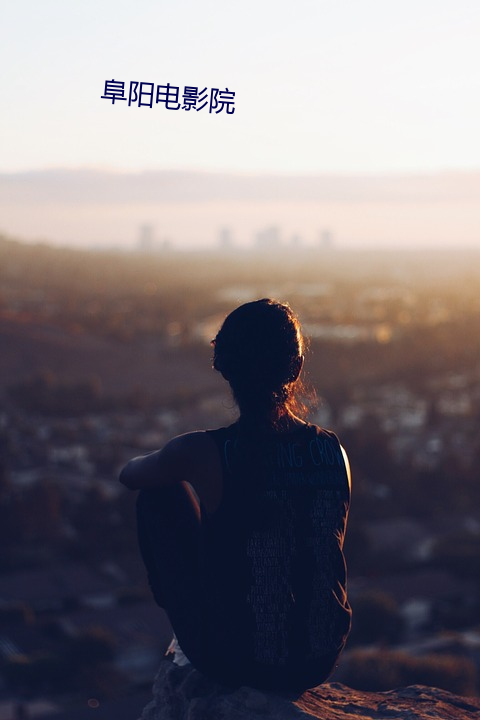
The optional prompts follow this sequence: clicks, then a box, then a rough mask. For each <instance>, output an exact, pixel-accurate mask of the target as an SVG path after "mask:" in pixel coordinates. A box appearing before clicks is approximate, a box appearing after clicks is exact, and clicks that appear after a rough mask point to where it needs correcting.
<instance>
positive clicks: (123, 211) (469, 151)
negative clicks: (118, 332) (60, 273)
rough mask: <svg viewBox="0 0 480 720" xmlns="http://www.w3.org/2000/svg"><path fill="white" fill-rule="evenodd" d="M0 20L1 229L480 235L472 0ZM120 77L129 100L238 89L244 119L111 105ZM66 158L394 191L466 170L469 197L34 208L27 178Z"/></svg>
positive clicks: (388, 239)
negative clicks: (368, 181)
mask: <svg viewBox="0 0 480 720" xmlns="http://www.w3.org/2000/svg"><path fill="white" fill-rule="evenodd" d="M0 26H1V30H0V39H1V42H0V59H1V62H2V67H3V69H4V73H3V75H4V77H3V87H2V98H3V107H2V112H1V113H0V181H1V182H0V192H1V193H2V195H1V196H0V211H1V220H0V231H2V232H5V233H7V234H11V235H14V236H19V237H24V238H26V239H27V238H29V239H38V238H47V239H49V240H51V241H53V242H55V243H61V244H68V243H75V244H78V245H84V246H93V245H98V244H102V243H104V244H107V245H113V244H119V245H121V246H124V247H128V246H134V245H135V244H136V242H137V241H138V235H139V232H141V231H140V227H141V226H142V225H149V226H152V227H153V228H154V233H155V237H158V238H159V239H160V240H162V239H165V238H167V239H169V240H170V241H171V242H173V243H174V244H177V243H178V245H179V246H182V245H196V244H207V245H208V244H215V243H216V242H217V240H218V234H219V233H220V232H221V228H222V227H224V226H228V227H229V228H230V231H231V235H232V237H234V238H235V239H236V240H237V241H238V243H239V244H241V245H248V244H249V243H251V242H254V238H255V237H256V235H257V234H258V232H261V231H262V229H264V228H266V227H270V226H279V228H280V231H281V232H282V234H283V236H284V237H285V241H288V238H291V237H294V236H295V235H299V236H301V237H302V238H303V239H304V241H305V242H306V243H315V242H317V239H318V237H319V234H320V236H321V234H322V232H331V233H332V234H333V236H335V237H336V238H337V241H338V244H339V246H342V245H344V246H347V245H356V246H361V245H365V244H367V245H372V246H375V245H382V246H389V245H393V244H396V245H399V244H400V245H402V246H415V245H416V244H420V245H422V246H425V247H428V246H432V245H434V244H435V243H437V244H440V245H456V244H459V245H462V246H463V245H467V246H472V245H475V244H477V245H478V242H479V240H478V238H479V237H480V232H479V229H480V221H479V215H478V202H476V201H475V202H474V201H473V200H472V192H473V188H478V175H475V172H476V171H478V170H480V144H479V143H478V127H479V126H480V99H479V93H478V68H479V67H480V45H479V43H478V37H479V30H480V5H479V4H478V3H477V2H475V1H474V0H458V1H457V2H453V1H452V0H437V1H436V2H433V0H422V1H421V2H414V0H404V2H402V3H392V2H388V3H387V2H381V1H380V0H361V2H354V1H353V0H343V1H342V2H333V0H327V1H325V0H323V1H318V2H307V1H306V0H300V1H299V2H297V3H295V4H293V3H286V2H280V3H278V2H276V3H273V2H272V1H271V0H269V1H268V2H264V3H260V4H259V3H256V2H255V3H254V2H253V1H252V0H246V2H243V3H240V4H239V3H233V2H224V3H215V2H212V0H208V1H207V2H202V3H194V2H191V0H187V1H186V2H173V1H172V0H165V1H164V2H162V3H157V2H153V0H141V2H138V3H137V4H135V6H133V5H132V4H131V3H127V2H123V1H122V0H120V1H118V0H116V2H113V1H112V0H105V1H104V2H102V3H101V4H99V3H96V2H95V3H94V2H93V0H87V1H86V2H83V3H81V4H72V3H61V2H59V0H46V1H45V2H43V3H40V4H38V3H34V2H33V1H32V0H23V1H20V2H17V3H9V4H7V5H6V6H5V7H4V8H3V10H2V14H1V21H0ZM112 79H115V80H117V81H119V82H124V83H125V88H126V95H127V97H128V88H129V84H130V82H131V81H137V82H145V83H153V84H154V85H165V84H167V83H170V84H171V85H173V86H178V87H179V88H180V95H181V94H182V93H183V90H184V87H185V86H193V87H198V89H199V90H202V89H203V88H204V87H206V88H207V89H208V91H210V89H211V88H218V89H219V90H225V89H226V88H228V90H229V91H231V92H234V93H235V106H234V107H235V112H234V113H232V114H227V113H226V111H225V109H224V111H222V112H220V113H216V112H214V111H213V112H211V113H210V112H209V107H208V105H207V107H205V108H204V109H202V110H200V111H199V112H196V111H195V110H191V111H189V112H187V111H185V110H183V109H182V108H181V107H180V108H179V109H178V110H169V109H167V108H166V106H165V103H163V104H162V103H158V104H157V103H155V99H154V100H153V107H152V108H150V107H148V106H142V107H139V106H138V103H137V105H134V104H132V105H131V106H129V103H128V101H123V102H122V101H120V100H117V101H116V102H115V103H114V104H113V103H112V102H111V101H110V100H109V99H105V98H103V99H102V97H101V96H102V95H104V92H105V82H106V81H107V80H112ZM58 168H62V169H68V170H71V171H73V170H79V169H86V168H89V169H95V170H98V171H105V170H107V171H110V172H113V173H115V172H119V171H121V172H123V173H139V172H144V171H159V172H164V171H185V172H187V171H188V172H200V173H227V174H228V175H232V176H234V177H238V175H241V176H245V175H247V176H257V175H265V176H269V177H272V176H280V177H297V178H305V177H306V176H311V177H319V176H322V177H328V176H330V175H336V176H338V177H341V178H345V177H350V176H352V175H354V176H355V177H357V178H359V179H361V178H362V177H365V176H367V177H368V176H370V177H371V176H373V177H377V178H380V179H381V178H382V177H387V184H388V183H390V185H391V187H392V188H394V187H395V186H396V184H398V178H399V177H400V178H403V179H404V180H403V182H405V183H407V184H408V178H409V177H410V176H411V175H416V176H419V175H420V176H425V175H426V176H427V179H428V178H432V177H433V182H434V184H435V182H436V180H435V177H434V176H435V175H436V173H445V172H449V173H452V172H464V173H466V174H467V178H466V179H465V178H464V177H463V176H462V179H461V182H460V188H463V187H465V183H466V184H467V185H468V189H467V190H466V193H467V196H468V197H466V198H465V199H464V198H462V196H461V192H460V197H459V196H458V195H459V193H458V192H457V193H456V195H455V193H454V194H450V195H447V196H445V195H442V197H441V198H440V199H439V197H438V196H437V195H436V194H435V192H434V191H432V193H431V194H430V196H429V199H428V201H427V199H426V198H425V196H424V197H423V198H422V199H421V201H420V202H419V203H418V204H417V203H416V201H415V198H411V199H410V200H411V202H410V200H409V201H408V203H410V204H408V203H406V204H405V200H404V198H403V195H402V193H400V195H399V196H398V197H396V196H395V193H394V192H393V191H392V192H393V194H392V195H391V197H390V200H389V202H391V205H389V204H388V203H387V204H385V202H384V201H382V204H381V205H379V203H378V202H377V200H376V199H375V197H373V198H371V199H370V200H369V204H368V205H367V204H365V201H364V200H361V199H360V200H359V199H358V197H357V196H355V197H351V196H349V194H348V192H347V193H346V194H345V195H344V196H342V198H341V199H340V200H338V198H337V199H336V200H335V201H334V202H333V204H332V203H330V204H329V201H328V199H325V197H323V196H314V197H311V195H310V196H309V197H308V198H305V199H303V198H301V197H297V198H296V200H295V202H294V201H293V200H291V201H289V202H288V203H287V205H289V207H286V206H285V205H284V206H283V207H282V208H280V207H278V206H277V207H275V193H274V192H273V195H272V198H271V201H272V206H270V207H267V203H266V201H261V202H260V201H257V200H255V199H253V200H252V203H251V204H250V205H245V204H243V205H242V204H241V203H240V204H238V203H237V205H236V206H235V207H233V206H232V205H228V204H226V203H225V202H223V201H222V202H220V201H218V203H217V199H215V198H214V200H213V202H214V204H212V205H208V203H207V202H206V201H201V203H200V205H199V204H197V205H195V206H193V205H191V206H185V205H184V206H182V207H181V208H180V209H179V207H178V205H177V206H176V205H175V204H172V203H171V202H170V203H165V202H164V201H163V200H162V197H155V198H154V199H153V202H149V201H145V200H143V199H142V198H135V201H133V200H129V201H124V202H123V204H122V206H121V207H120V206H119V205H117V204H116V203H115V202H113V203H110V204H108V205H101V203H100V202H94V203H93V204H88V203H86V201H83V200H78V201H75V202H73V203H72V202H70V201H69V202H66V201H62V202H60V201H57V193H56V189H60V188H61V185H62V183H61V182H60V181H59V184H58V185H57V186H55V185H54V184H52V188H51V190H52V194H51V196H50V198H49V202H48V204H45V202H43V203H41V204H39V201H38V199H36V195H35V192H33V196H34V197H33V200H32V203H33V204H32V206H31V207H30V206H29V205H28V203H29V202H30V201H29V199H28V197H27V198H26V197H25V195H24V194H22V192H23V190H24V185H25V182H27V181H26V180H25V176H24V175H23V173H25V172H30V171H45V170H51V169H58ZM19 173H20V175H19ZM472 173H474V175H473V176H472ZM472 177H473V179H472ZM28 182H30V180H28ZM197 182H198V185H199V186H200V187H201V185H202V177H201V176H199V177H198V179H197ZM27 184H28V183H27ZM12 187H13V188H14V189H15V188H16V189H19V193H18V194H17V195H14V194H13V195H12V192H13V191H12ZM29 187H30V186H29ZM28 192H30V190H28ZM27 195H28V193H27ZM454 195H455V196H454ZM476 197H478V194H477V196H476ZM84 202H85V204H84V205H83V204H82V203H84ZM162 202H163V205H162ZM239 202H240V201H239ZM242 202H244V201H242ZM399 202H400V205H399ZM215 203H217V204H215ZM308 203H310V204H308ZM335 203H336V204H335ZM358 203H363V204H362V205H359V204H358ZM402 203H404V204H403V205H402ZM27 208H28V211H26V209H27ZM475 208H477V209H475ZM417 212H418V216H417V215H416V213H417ZM186 215H187V216H188V217H189V218H190V221H189V222H187V221H186ZM246 217H248V220H246ZM115 218H117V220H115Z"/></svg>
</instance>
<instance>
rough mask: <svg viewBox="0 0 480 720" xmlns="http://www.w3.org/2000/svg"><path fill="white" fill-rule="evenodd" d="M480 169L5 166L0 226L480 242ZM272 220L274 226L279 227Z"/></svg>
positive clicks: (171, 241) (107, 242)
mask: <svg viewBox="0 0 480 720" xmlns="http://www.w3.org/2000/svg"><path fill="white" fill-rule="evenodd" d="M479 190H480V172H478V173H465V172H464V173H458V172H457V173H431V174H428V175H414V176H413V175H399V174H397V175H379V176H356V177H352V176H339V175H335V176H328V175H322V176H317V177H305V176H304V177H291V176H285V175H283V176H280V175H268V176H267V175H265V176H258V175H255V176H253V175H252V176H247V175H239V174H226V173H223V174H218V173H217V174H216V173H206V172H204V173H187V172H181V171H176V172H149V173H122V174H119V173H116V172H110V173H106V172H96V171H87V170H83V171H74V170H63V171H53V170H51V171H48V172H37V173H16V174H0V232H3V233H5V234H7V235H11V236H15V237H18V238H20V239H24V240H27V241H38V240H43V241H47V242H51V243H54V244H58V245H75V246H78V247H119V248H124V249H133V248H139V247H140V246H141V247H143V249H144V250H148V249H149V248H153V247H154V246H155V247H162V248H165V247H170V248H178V249H182V248H188V247H191V248H195V247H218V245H219V243H221V244H222V246H223V247H224V248H225V247H232V246H236V247H239V248H242V247H251V246H253V245H256V246H259V245H260V246H261V245H263V246H264V249H265V250H268V248H269V247H270V249H274V247H275V246H280V245H288V246H290V247H297V248H298V247H300V246H301V245H302V244H303V245H304V246H320V245H321V246H322V247H324V248H327V247H329V246H331V245H332V242H333V243H334V246H335V248H337V249H341V248H347V247H385V248H394V247H400V248H402V247H430V248H435V247H477V248H480V203H479V202H478V198H479ZM275 228H276V229H275Z"/></svg>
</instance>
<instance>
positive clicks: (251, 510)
mask: <svg viewBox="0 0 480 720" xmlns="http://www.w3.org/2000/svg"><path fill="white" fill-rule="evenodd" d="M208 432H209V434H210V436H211V437H212V438H213V439H214V441H215V443H216V444H217V447H218V450H219V452H220V456H221V459H222V472H223V494H222V500H221V503H220V506H219V508H218V510H217V511H216V512H215V513H214V514H213V515H212V516H211V517H210V518H206V520H205V523H204V548H203V549H204V552H203V573H202V575H203V578H204V582H205V585H204V588H205V597H206V601H207V605H208V612H207V622H206V623H205V627H204V632H205V640H204V642H206V643H208V645H209V648H210V652H209V653H208V655H209V656H210V657H211V658H212V663H213V666H215V665H217V666H216V667H213V666H212V667H208V662H207V666H206V667H204V668H199V669H203V670H204V671H205V672H206V673H207V674H209V675H212V676H215V678H216V679H218V680H220V681H224V682H226V683H229V684H237V685H238V684H245V685H252V686H254V687H260V688H263V689H272V690H279V689H284V690H288V689H290V690H303V689H306V688H308V687H314V686H315V685H318V684H320V683H321V682H323V681H324V680H325V679H326V677H327V676H328V675H329V674H330V672H331V670H332V669H333V666H334V664H335V660H336V659H337V657H338V655H339V654H340V652H341V650H342V649H343V646H344V644H345V642H346V638H347V635H348V632H349V630H350V619H351V610H350V606H349V604H348V601H347V596H346V568H345V560H344V556H343V549H342V548H343V540H344V535H345V526H346V521H347V515H348V508H349V503H350V488H349V483H348V479H347V473H346V469H345V462H344V458H343V455H342V451H341V448H340V445H339V442H338V439H337V437H336V436H335V435H334V434H333V433H331V432H328V431H325V430H322V429H320V428H318V427H316V426H315V425H304V426H301V427H299V428H298V429H297V430H295V431H293V432H291V433H271V434H265V435H258V434H257V435H252V434H249V432H248V429H242V427H241V426H240V424H239V423H235V424H234V425H231V426H230V427H227V428H220V429H218V430H213V431H208ZM215 658H217V659H218V658H221V659H222V660H221V666H220V667H218V663H216V662H215Z"/></svg>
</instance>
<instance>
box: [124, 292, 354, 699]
mask: <svg viewBox="0 0 480 720" xmlns="http://www.w3.org/2000/svg"><path fill="white" fill-rule="evenodd" d="M212 345H213V348H214V356H213V367H214V369H215V370H217V371H218V372H219V373H220V374H221V375H222V376H223V377H224V378H225V380H226V381H227V382H228V383H229V385H230V388H231V390H232V393H233V397H234V399H235V401H236V404H237V406H238V409H239V417H238V420H237V421H236V422H234V423H233V424H232V425H230V426H229V427H221V428H218V429H214V430H202V431H197V432H190V433H186V434H184V435H180V436H177V437H175V438H173V439H172V440H171V441H170V442H168V443H167V444H166V445H165V446H164V447H163V448H162V449H161V450H158V451H156V452H153V453H150V454H148V455H146V456H143V457H139V458H134V459H133V460H131V461H130V462H129V463H127V465H126V466H125V467H124V468H123V470H122V472H121V474H120V482H122V483H123V484H124V485H125V486H126V487H127V488H130V489H132V490H140V493H139V495H138V501H137V513H138V539H139V546H140V551H141V555H142V558H143V561H144V564H145V567H146V569H147V575H148V579H149V583H150V587H151V589H152V592H153V595H154V598H155V600H156V602H157V604H158V605H159V606H161V607H162V608H164V609H165V611H166V613H167V615H168V617H169V619H170V622H171V624H172V627H173V630H174V633H175V635H176V638H177V639H178V643H179V645H180V647H181V649H182V650H183V653H184V654H185V656H186V658H187V660H188V661H190V662H191V663H192V664H193V666H194V667H195V668H196V669H197V670H199V671H200V672H201V673H203V674H204V675H205V676H207V677H209V678H211V679H212V680H215V681H217V682H219V683H223V684H225V685H227V686H230V687H238V686H241V685H248V686H251V687H255V688H258V689H262V690H270V691H276V692H294V693H301V692H303V691H304V690H306V689H308V688H311V687H315V686H317V685H319V684H321V683H322V682H324V681H325V680H326V679H327V678H328V677H329V675H330V674H331V673H332V671H333V669H334V668H335V666H336V663H337V661H338V658H339V655H340V653H341V652H342V650H343V648H344V646H345V643H346V640H347V637H348V633H349V631H350V624H351V609H350V606H349V603H348V600H347V593H346V566H345V559H344V555H343V543H344V538H345V531H346V524H347V518H348V511H349V506H350V489H351V480H350V469H349V463H348V458H347V455H346V453H345V451H344V449H343V448H342V446H341V445H340V443H339V441H338V439H337V437H336V435H335V434H334V433H333V432H330V431H327V430H324V429H322V428H320V427H318V426H316V425H313V424H310V423H308V422H307V421H305V420H304V419H303V418H302V415H304V412H305V408H304V407H303V406H302V403H301V401H300V399H299V398H300V393H301V392H302V388H303V385H302V381H301V372H302V367H303V361H304V345H305V341H304V338H303V335H302V332H301V327H300V323H299V321H298V318H297V317H296V316H295V314H294V313H293V311H292V310H291V308H290V307H289V306H288V305H287V304H282V303H279V302H276V301H274V300H271V299H268V298H267V299H262V300H257V301H254V302H249V303H246V304H244V305H241V306H240V307H238V308H236V309H235V310H234V311H233V312H232V313H230V314H229V315H228V316H227V317H226V319H225V321H224V322H223V324H222V326H221V328H220V330H219V332H218V334H217V336H216V337H215V339H214V340H213V341H212Z"/></svg>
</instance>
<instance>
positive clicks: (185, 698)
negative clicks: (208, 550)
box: [139, 660, 480, 720]
mask: <svg viewBox="0 0 480 720" xmlns="http://www.w3.org/2000/svg"><path fill="white" fill-rule="evenodd" d="M153 696H154V697H153V700H152V702H150V703H149V704H148V705H147V706H146V707H145V709H144V710H143V713H142V715H141V718H139V720H255V719H256V718H259V719H260V718H261V719H262V720H266V719H267V718H275V720H300V719H301V718H305V720H307V719H310V720H311V718H321V720H435V719H436V718H437V720H467V719H468V720H474V719H476V718H478V719H479V720H480V698H464V697H460V696H458V695H453V694H452V693H449V692H447V691H445V690H439V689H437V688H431V687H425V686H423V685H411V686H409V687H406V688H401V689H397V690H390V691H389V692H381V693H372V692H362V691H360V690H352V689H351V688H348V687H346V686H345V685H341V684H340V683H326V684H325V685H320V686H319V687H318V688H315V689H314V690H309V691H307V692H306V693H304V694H303V695H302V696H301V697H299V698H298V699H297V700H295V701H291V700H287V699H284V698H281V697H278V696H276V695H272V694H269V693H263V692H259V691H258V690H254V689H252V688H248V687H242V688H239V689H238V690H235V691H234V692H232V691H229V690H228V689H226V688H224V687H222V686H221V685H217V684H215V683H213V682H211V681H210V680H207V679H206V678H205V677H203V675H201V674H200V673H199V672H197V671H196V670H194V669H193V668H192V666H191V665H187V666H185V667H178V666H177V665H174V664H173V663H172V662H170V661H169V660H164V661H162V663H161V665H160V669H159V671H158V673H157V676H156V678H155V682H154V685H153Z"/></svg>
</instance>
